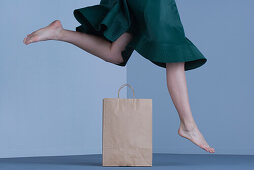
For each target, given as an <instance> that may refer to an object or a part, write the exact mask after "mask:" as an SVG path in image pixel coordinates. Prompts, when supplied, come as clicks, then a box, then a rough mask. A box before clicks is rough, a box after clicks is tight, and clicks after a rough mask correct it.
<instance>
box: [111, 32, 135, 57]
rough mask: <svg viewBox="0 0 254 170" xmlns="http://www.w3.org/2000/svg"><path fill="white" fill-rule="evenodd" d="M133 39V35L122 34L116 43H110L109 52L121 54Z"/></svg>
mask: <svg viewBox="0 0 254 170" xmlns="http://www.w3.org/2000/svg"><path fill="white" fill-rule="evenodd" d="M132 39H133V34H132V33H129V32H125V33H123V34H122V35H121V36H120V37H119V38H118V39H117V40H116V41H114V42H112V46H111V52H115V53H118V52H121V51H123V50H124V49H125V47H126V46H127V45H128V43H129V42H130V41H131V40H132Z"/></svg>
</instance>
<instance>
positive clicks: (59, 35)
mask: <svg viewBox="0 0 254 170" xmlns="http://www.w3.org/2000/svg"><path fill="white" fill-rule="evenodd" d="M64 37H65V30H64V29H59V30H58V31H57V33H56V35H55V40H64Z"/></svg>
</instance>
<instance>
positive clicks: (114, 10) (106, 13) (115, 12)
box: [73, 1, 134, 66]
mask: <svg viewBox="0 0 254 170" xmlns="http://www.w3.org/2000/svg"><path fill="white" fill-rule="evenodd" d="M126 8H127V4H126V1H119V2H116V1H115V3H114V4H113V7H107V6H106V5H102V4H100V5H93V6H88V7H84V8H79V9H75V10H74V11H73V14H74V17H75V18H76V20H77V21H78V22H79V23H80V24H81V25H80V26H78V27H76V31H78V32H84V33H88V34H93V35H97V36H103V37H104V38H106V39H107V40H109V41H110V42H114V41H115V40H117V39H118V38H119V37H120V36H121V35H122V34H123V33H125V32H131V20H130V14H129V12H128V10H127V9H126ZM123 9H126V10H123ZM133 51H134V46H133V44H132V42H130V43H129V44H128V45H127V46H126V48H125V50H124V51H122V58H123V60H124V61H123V62H122V63H120V64H116V65H119V66H125V65H126V64H127V61H128V59H129V58H130V56H131V54H132V53H133Z"/></svg>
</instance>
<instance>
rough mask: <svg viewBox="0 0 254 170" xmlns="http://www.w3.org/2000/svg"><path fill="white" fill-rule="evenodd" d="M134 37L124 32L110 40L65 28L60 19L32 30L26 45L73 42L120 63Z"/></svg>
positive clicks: (25, 41) (108, 59) (25, 39)
mask: <svg viewBox="0 0 254 170" xmlns="http://www.w3.org/2000/svg"><path fill="white" fill-rule="evenodd" d="M131 39H132V34H130V33H127V32H126V33H124V34H123V35H121V36H120V37H119V38H118V39H117V40H116V41H114V42H112V43H111V42H110V41H108V40H106V39H105V38H102V37H99V36H96V35H91V34H86V33H81V32H77V31H71V30H66V29H63V27H62V24H61V22H60V21H59V20H56V21H54V22H52V23H51V24H49V25H48V26H46V27H44V28H41V29H39V30H37V31H34V32H32V33H31V34H29V35H27V37H25V38H24V41H23V42H24V43H25V44H26V45H28V44H30V43H34V42H38V41H46V40H58V41H64V42H68V43H71V44H73V45H75V46H77V47H79V48H81V49H83V50H85V51H86V52H88V53H90V54H93V55H95V56H97V57H99V58H101V59H103V60H104V61H106V62H110V63H114V64H119V63H121V62H123V58H122V55H121V52H122V51H123V50H124V49H125V47H126V45H127V44H128V43H129V42H130V40H131Z"/></svg>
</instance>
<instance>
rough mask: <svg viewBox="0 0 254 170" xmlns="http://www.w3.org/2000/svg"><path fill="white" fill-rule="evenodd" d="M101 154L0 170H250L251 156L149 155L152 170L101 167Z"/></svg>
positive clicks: (24, 161) (16, 162)
mask: <svg viewBox="0 0 254 170" xmlns="http://www.w3.org/2000/svg"><path fill="white" fill-rule="evenodd" d="M101 162H102V155H101V154H93V155H80V156H50V157H26V158H1V159H0V170H44V169H45V170H46V169H47V170H65V169H66V170H67V169H68V170H84V169H89V170H96V169H103V168H105V169H123V168H131V169H139V170H141V169H156V170H160V169H167V170H170V169H176V170H178V169H180V170H183V169H184V170H190V169H191V170H192V169H193V170H199V169H200V170H201V169H202V170H205V169H213V170H220V169H222V170H225V169H230V170H235V169H241V170H252V169H253V170H254V155H216V154H204V155H202V154H158V153H154V154H153V166H152V167H102V165H101Z"/></svg>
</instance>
